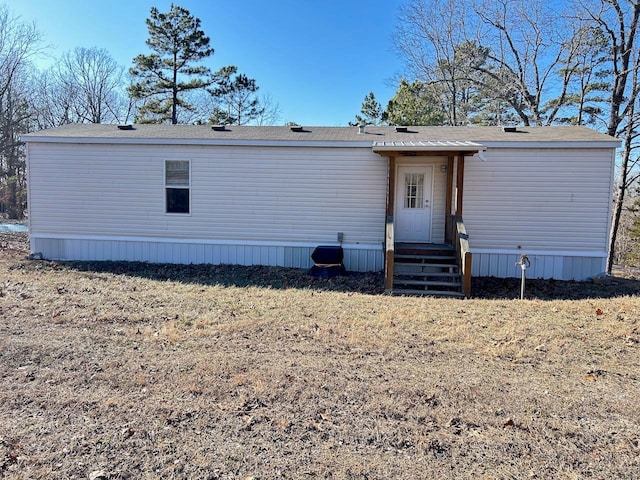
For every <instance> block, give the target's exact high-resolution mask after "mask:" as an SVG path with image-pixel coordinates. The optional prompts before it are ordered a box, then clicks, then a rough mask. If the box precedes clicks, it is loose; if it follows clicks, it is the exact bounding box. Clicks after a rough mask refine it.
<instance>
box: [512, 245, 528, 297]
mask: <svg viewBox="0 0 640 480" xmlns="http://www.w3.org/2000/svg"><path fill="white" fill-rule="evenodd" d="M516 265H518V266H520V268H521V269H522V281H521V283H520V300H523V299H524V283H525V279H526V272H527V268H529V267H530V266H531V262H530V261H529V257H527V256H526V255H525V254H524V253H523V254H522V255H520V260H518V261H517V262H516Z"/></svg>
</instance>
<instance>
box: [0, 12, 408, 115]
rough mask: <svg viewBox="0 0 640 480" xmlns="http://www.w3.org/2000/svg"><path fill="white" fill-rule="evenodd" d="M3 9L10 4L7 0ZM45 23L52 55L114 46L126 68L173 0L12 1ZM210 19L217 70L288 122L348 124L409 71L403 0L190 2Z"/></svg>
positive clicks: (27, 16)
mask: <svg viewBox="0 0 640 480" xmlns="http://www.w3.org/2000/svg"><path fill="white" fill-rule="evenodd" d="M0 2H2V0H0ZM4 3H5V4H6V5H7V6H8V8H9V10H10V11H11V12H13V13H14V14H16V15H19V16H20V17H22V19H23V20H25V21H29V22H31V21H34V22H36V24H37V26H38V28H39V29H40V31H41V32H42V34H43V35H44V38H45V41H46V42H47V43H48V44H50V45H51V46H52V48H51V49H50V50H49V55H50V57H49V58H42V59H41V61H40V62H41V65H42V66H45V65H48V64H51V62H52V58H56V57H59V56H60V55H61V54H62V53H63V52H66V51H69V50H72V49H73V48H75V47H94V46H95V47H99V48H105V49H107V50H108V51H109V52H110V54H111V56H112V57H113V58H114V59H115V60H116V61H118V63H120V64H121V65H123V66H125V67H127V68H128V67H129V66H131V60H132V59H133V57H134V56H135V55H136V54H138V53H146V52H148V50H147V47H146V45H145V43H144V42H145V40H146V38H147V36H148V34H147V28H146V25H145V19H146V18H147V17H148V16H149V9H150V8H151V7H152V6H156V7H157V8H158V9H159V10H160V11H168V10H169V8H170V4H171V1H164V0H155V1H153V0H102V1H94V0H58V1H52V0H8V1H7V0H5V2H4ZM174 3H175V4H177V5H180V6H182V7H184V8H186V9H188V10H189V11H190V12H191V13H192V14H193V15H195V16H196V17H198V18H200V19H201V20H202V29H203V30H204V32H205V33H206V34H207V35H208V36H209V37H210V38H211V44H212V46H213V47H214V48H215V50H216V52H215V54H214V55H213V56H212V57H211V58H210V59H209V60H208V61H207V65H208V66H209V67H211V68H212V69H217V68H219V67H222V66H224V65H237V66H238V67H239V70H240V71H241V72H243V73H246V74H247V75H249V76H250V77H252V78H255V79H256V81H257V82H258V85H259V86H260V93H261V94H267V93H268V94H269V95H270V96H271V97H272V99H273V101H274V102H276V103H278V104H279V106H280V113H281V119H280V120H281V123H284V122H287V121H293V122H297V123H299V124H302V125H309V126H310V125H330V126H333V125H346V124H347V123H348V122H349V121H352V120H354V118H355V114H356V113H359V110H360V106H361V104H362V100H363V98H364V96H365V95H366V94H367V93H369V92H370V91H373V92H374V93H375V95H376V98H377V99H378V101H379V102H381V103H382V104H383V106H384V105H386V102H387V101H388V100H389V98H391V96H393V93H394V91H395V88H394V85H393V81H392V79H393V78H396V77H397V75H398V74H400V72H401V69H402V64H401V62H400V60H399V59H398V57H397V55H396V54H395V53H394V52H393V48H392V34H393V30H394V26H395V24H396V21H397V20H396V19H397V14H398V7H399V5H400V4H401V3H402V0H367V1H350V0H296V1H294V0H271V1H267V0H182V1H174Z"/></svg>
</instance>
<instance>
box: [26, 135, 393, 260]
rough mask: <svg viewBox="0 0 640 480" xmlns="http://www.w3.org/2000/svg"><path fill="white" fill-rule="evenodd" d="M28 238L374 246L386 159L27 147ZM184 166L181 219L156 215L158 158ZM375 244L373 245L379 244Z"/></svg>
mask: <svg viewBox="0 0 640 480" xmlns="http://www.w3.org/2000/svg"><path fill="white" fill-rule="evenodd" d="M29 155H30V158H29V162H30V172H31V176H30V179H29V180H30V193H31V199H30V200H31V205H30V215H31V229H32V232H34V233H37V234H46V233H63V234H76V235H87V234H88V235H98V236H121V235H122V236H134V237H135V236H140V237H170V238H192V239H215V240H233V241H243V240H244V241H270V242H291V243H295V242H308V243H310V244H317V245H320V244H335V243H336V240H337V234H338V232H342V233H343V234H344V237H343V241H344V243H345V244H369V245H381V242H382V239H383V238H384V237H383V236H384V219H385V216H384V212H385V199H386V182H387V162H386V161H385V159H384V158H382V157H380V156H378V155H376V154H375V153H373V152H372V151H371V150H370V149H359V148H315V147H314V148H286V147H233V146H232V147H206V146H138V145H109V144H103V145H85V144H54V143H33V144H30V146H29ZM167 158H189V159H190V160H191V209H190V210H191V215H189V216H187V215H166V214H165V210H164V204H165V201H164V199H163V195H164V188H163V187H164V184H165V183H164V182H165V179H164V161H165V159H167ZM380 248H381V247H380Z"/></svg>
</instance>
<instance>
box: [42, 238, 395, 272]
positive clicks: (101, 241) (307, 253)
mask: <svg viewBox="0 0 640 480" xmlns="http://www.w3.org/2000/svg"><path fill="white" fill-rule="evenodd" d="M30 238H31V251H32V252H33V253H39V254H41V255H42V258H45V259H48V260H63V261H71V260H79V261H128V262H150V263H176V264H191V263H193V264H213V265H220V264H228V265H265V266H277V267H291V268H309V267H311V266H312V265H313V260H312V259H311V254H312V253H313V250H314V249H315V247H317V246H318V245H320V243H318V244H311V243H309V244H306V243H304V244H287V243H283V242H273V243H269V242H243V241H228V242H225V241H211V240H193V239H160V238H158V239H156V238H153V239H151V238H100V237H81V236H78V237H66V236H62V235H55V236H54V235H51V236H49V235H46V234H37V235H33V234H32V235H31V237H30ZM342 247H343V250H344V264H345V267H346V269H347V270H349V271H354V272H378V271H381V270H382V269H383V252H382V245H359V244H355V245H348V244H343V245H342Z"/></svg>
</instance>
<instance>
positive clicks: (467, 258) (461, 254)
mask: <svg viewBox="0 0 640 480" xmlns="http://www.w3.org/2000/svg"><path fill="white" fill-rule="evenodd" d="M447 237H448V238H450V239H451V240H452V243H453V247H454V248H455V250H456V258H457V261H458V266H459V267H460V273H461V274H462V293H464V295H465V297H469V296H470V295H471V265H472V254H471V252H470V248H469V235H468V234H467V230H466V229H465V227H464V221H463V220H462V217H459V216H455V215H448V216H447Z"/></svg>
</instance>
